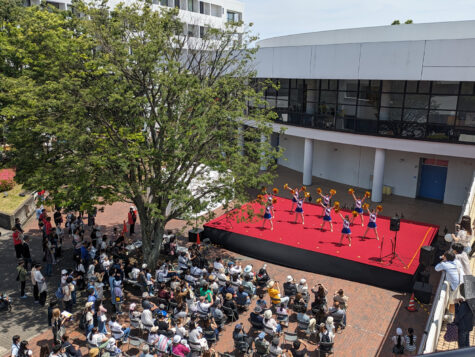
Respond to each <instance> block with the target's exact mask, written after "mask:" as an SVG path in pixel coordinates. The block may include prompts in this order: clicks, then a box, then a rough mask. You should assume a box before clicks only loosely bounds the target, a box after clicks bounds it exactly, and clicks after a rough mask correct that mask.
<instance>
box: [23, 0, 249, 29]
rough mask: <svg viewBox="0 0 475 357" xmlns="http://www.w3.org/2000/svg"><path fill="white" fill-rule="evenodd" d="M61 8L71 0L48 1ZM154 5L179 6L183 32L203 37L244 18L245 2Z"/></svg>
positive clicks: (168, 0)
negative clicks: (207, 30)
mask: <svg viewBox="0 0 475 357" xmlns="http://www.w3.org/2000/svg"><path fill="white" fill-rule="evenodd" d="M134 1H135V0H109V2H108V4H109V6H110V7H113V6H115V5H117V4H118V3H120V2H124V3H132V2H134ZM46 2H47V3H48V4H50V5H53V6H55V7H57V8H58V9H61V10H67V9H70V8H71V3H72V1H71V0H54V1H50V0H47V1H46ZM25 3H26V5H39V4H40V3H41V0H25ZM153 4H154V5H153V6H154V7H156V8H157V9H159V8H160V7H177V8H179V9H180V11H179V14H178V17H179V18H180V20H181V21H183V22H184V24H185V25H184V29H183V32H184V33H185V34H188V35H189V36H190V37H197V38H200V37H203V35H204V33H205V31H206V28H207V27H211V28H219V29H222V28H224V26H225V24H226V22H228V21H234V22H238V21H240V20H242V16H243V12H244V4H243V3H242V2H241V1H237V0H206V1H200V0H153Z"/></svg>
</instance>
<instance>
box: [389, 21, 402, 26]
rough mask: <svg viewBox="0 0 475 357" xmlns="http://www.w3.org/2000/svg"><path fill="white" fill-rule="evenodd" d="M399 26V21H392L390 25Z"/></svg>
mask: <svg viewBox="0 0 475 357" xmlns="http://www.w3.org/2000/svg"><path fill="white" fill-rule="evenodd" d="M400 24H401V21H399V20H394V21H393V22H392V23H391V25H400Z"/></svg>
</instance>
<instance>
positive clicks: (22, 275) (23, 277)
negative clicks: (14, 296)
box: [16, 259, 28, 299]
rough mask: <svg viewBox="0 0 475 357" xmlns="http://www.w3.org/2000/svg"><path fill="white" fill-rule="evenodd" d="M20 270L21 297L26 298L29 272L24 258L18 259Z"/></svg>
mask: <svg viewBox="0 0 475 357" xmlns="http://www.w3.org/2000/svg"><path fill="white" fill-rule="evenodd" d="M16 270H17V271H18V276H17V280H18V281H19V282H20V298H22V299H25V298H26V297H27V296H26V294H25V286H26V276H27V275H28V272H27V271H26V269H25V262H24V260H23V259H20V260H19V261H18V266H17V268H16Z"/></svg>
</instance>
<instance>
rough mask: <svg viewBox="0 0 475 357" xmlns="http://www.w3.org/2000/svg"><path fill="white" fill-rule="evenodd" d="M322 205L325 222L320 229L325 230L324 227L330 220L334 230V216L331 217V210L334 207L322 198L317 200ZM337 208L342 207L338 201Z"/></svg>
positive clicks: (331, 230)
mask: <svg viewBox="0 0 475 357" xmlns="http://www.w3.org/2000/svg"><path fill="white" fill-rule="evenodd" d="M317 202H318V203H319V204H320V206H322V207H323V222H322V225H321V226H320V229H321V230H322V231H323V228H324V227H325V224H326V223H327V222H328V223H329V224H330V232H333V223H332V217H331V212H332V208H333V207H331V206H329V205H328V206H326V205H325V204H324V203H323V202H322V200H321V199H319V200H318V201H317ZM335 208H340V204H339V203H338V202H335Z"/></svg>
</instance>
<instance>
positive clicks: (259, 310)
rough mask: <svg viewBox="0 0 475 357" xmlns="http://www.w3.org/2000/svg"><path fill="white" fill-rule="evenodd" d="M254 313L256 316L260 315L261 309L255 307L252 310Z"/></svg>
mask: <svg viewBox="0 0 475 357" xmlns="http://www.w3.org/2000/svg"><path fill="white" fill-rule="evenodd" d="M254 312H255V313H256V314H260V313H261V312H262V308H261V307H260V306H256V307H255V308H254Z"/></svg>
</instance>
